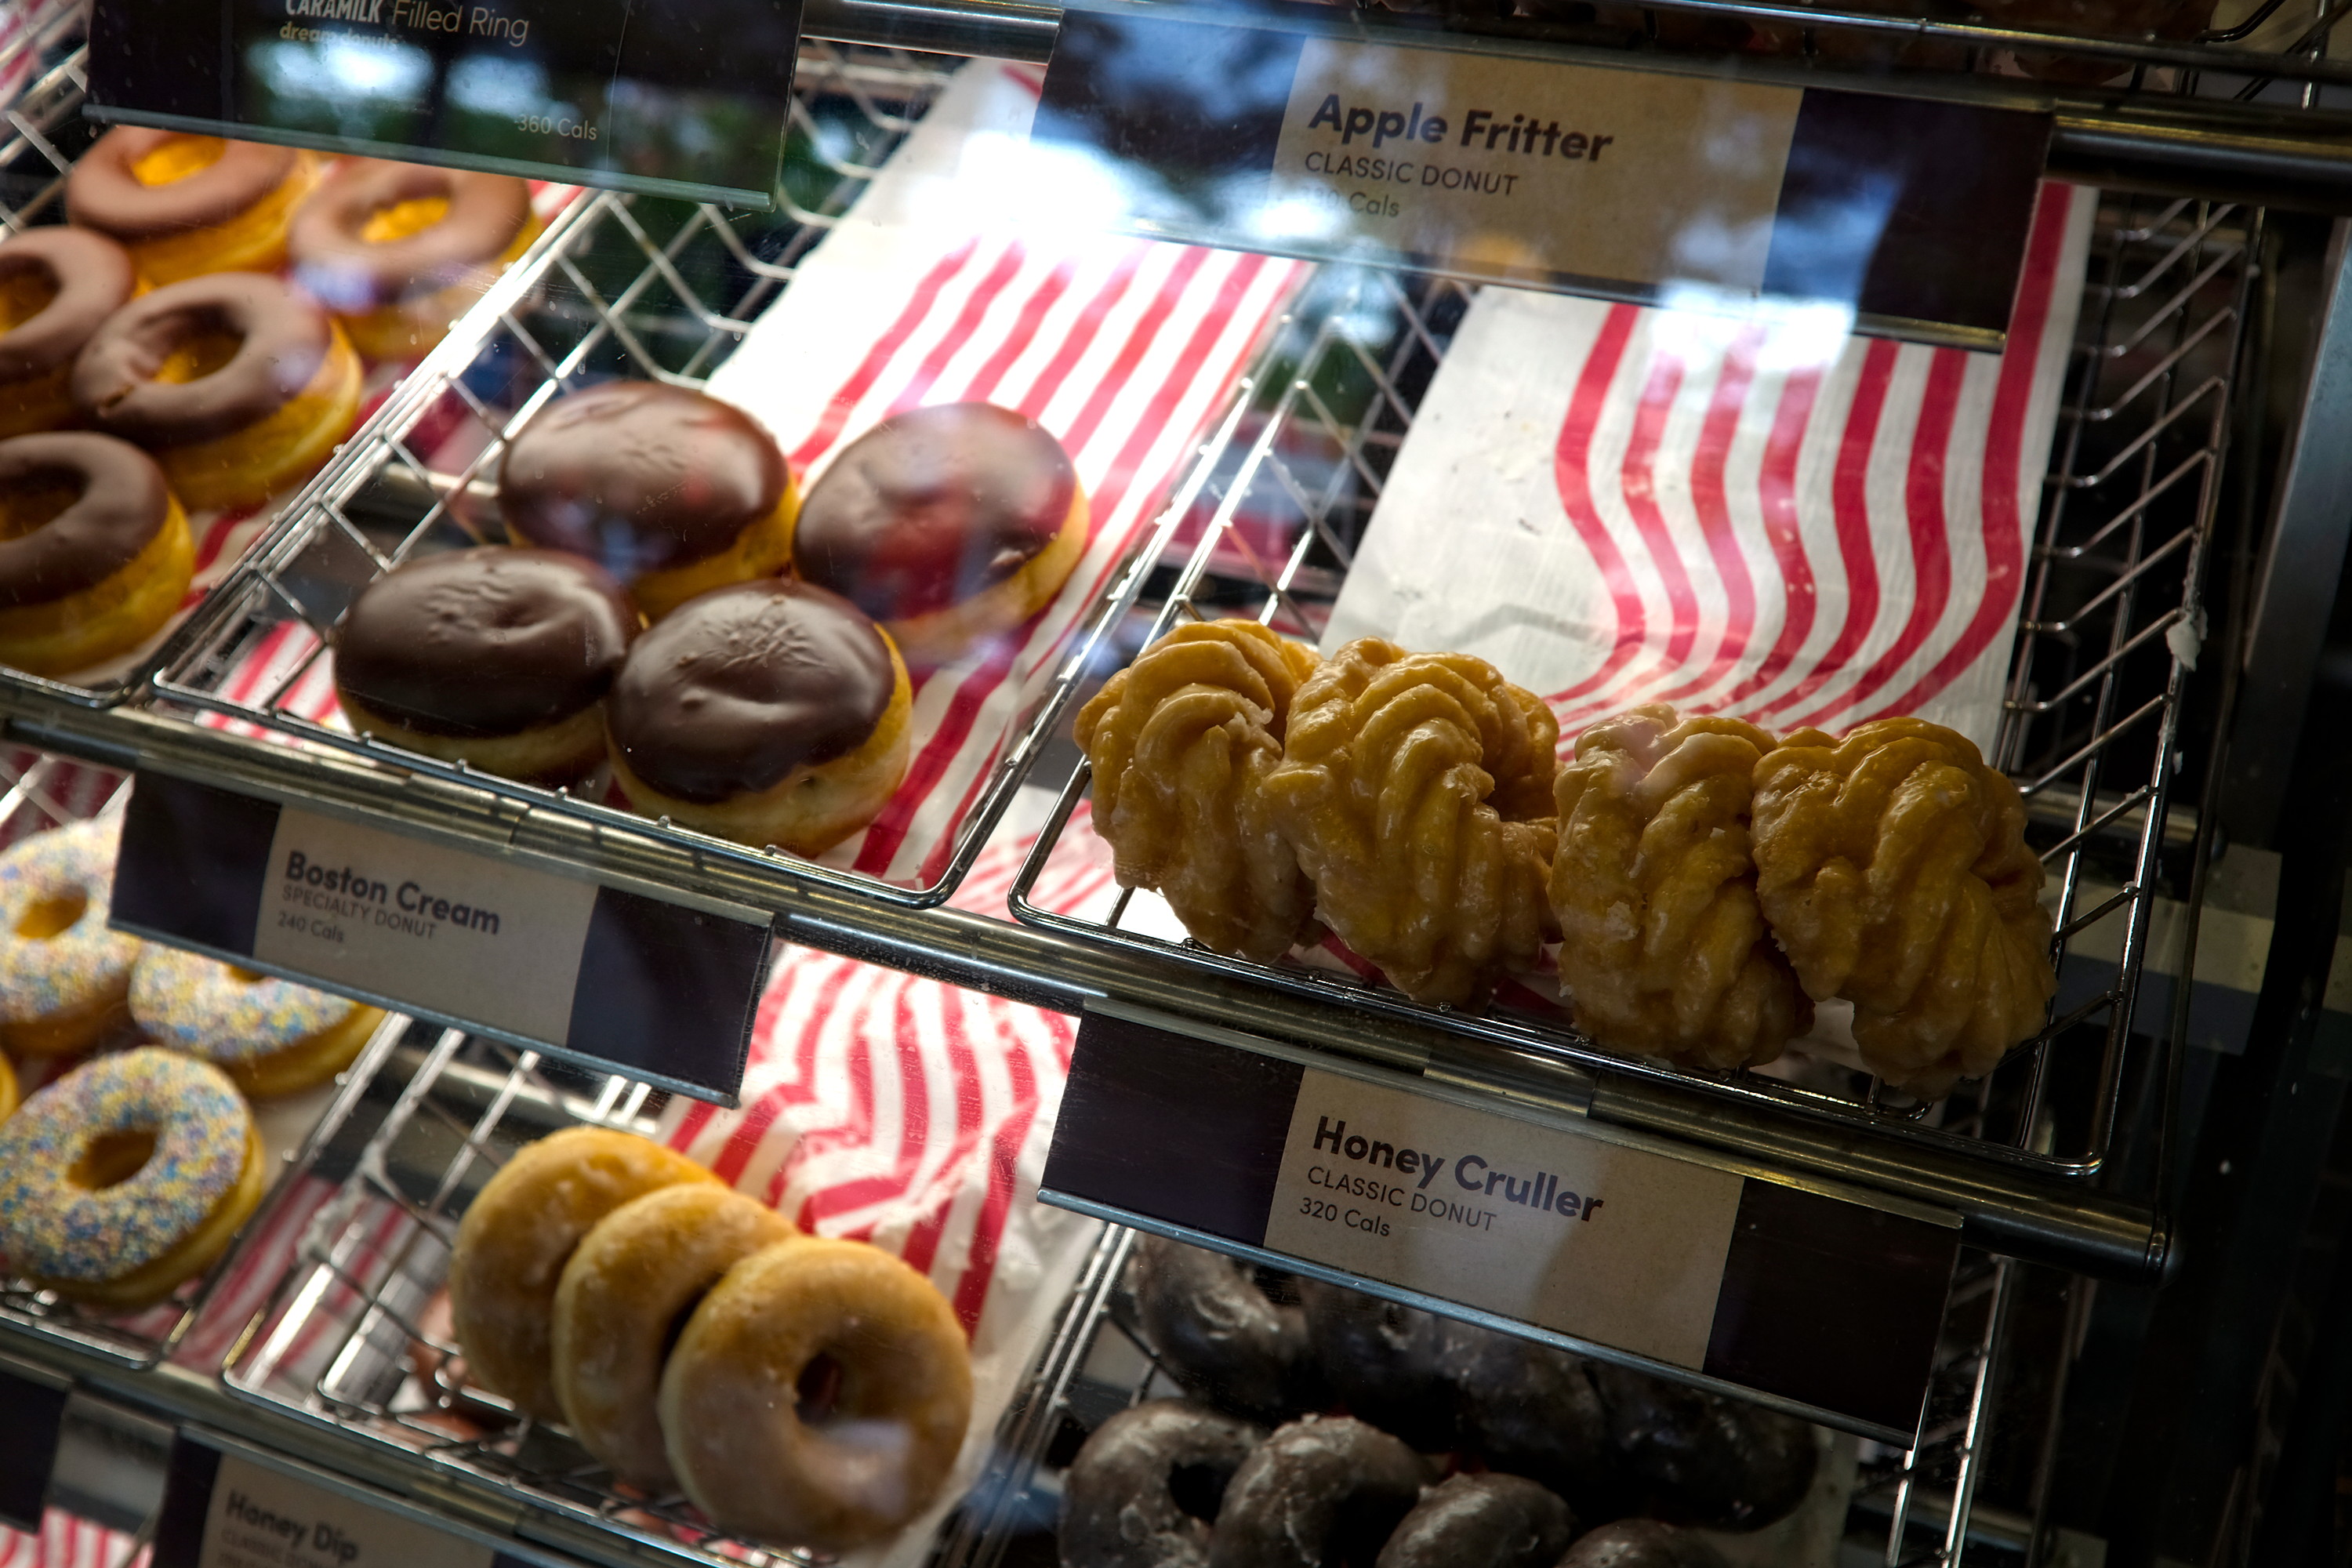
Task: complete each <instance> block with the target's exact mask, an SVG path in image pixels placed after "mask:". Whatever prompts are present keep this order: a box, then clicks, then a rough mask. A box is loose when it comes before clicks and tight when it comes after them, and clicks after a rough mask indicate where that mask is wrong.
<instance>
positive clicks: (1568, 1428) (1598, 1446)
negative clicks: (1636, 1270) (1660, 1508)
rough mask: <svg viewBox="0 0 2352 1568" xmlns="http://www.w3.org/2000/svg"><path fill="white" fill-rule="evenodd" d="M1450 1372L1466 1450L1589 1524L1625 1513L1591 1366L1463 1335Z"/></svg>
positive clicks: (1571, 1357) (1563, 1355)
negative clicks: (1565, 1504) (1558, 1499)
mask: <svg viewBox="0 0 2352 1568" xmlns="http://www.w3.org/2000/svg"><path fill="white" fill-rule="evenodd" d="M1453 1369H1454V1378H1455V1380H1456V1382H1457V1384H1458V1386H1459V1387H1460V1389H1461V1399H1462V1404H1461V1411H1462V1432H1461V1443H1462V1447H1463V1449H1464V1451H1465V1452H1467V1453H1472V1454H1475V1455H1476V1456H1477V1457H1478V1458H1479V1459H1480V1460H1481V1461H1482V1462H1484V1463H1485V1464H1486V1467H1487V1468H1490V1469H1496V1470H1507V1471H1509V1472H1510V1473H1511V1474H1513V1475H1515V1476H1526V1477H1528V1478H1530V1479H1534V1480H1536V1481H1538V1482H1540V1483H1542V1484H1543V1485H1544V1486H1545V1487H1547V1488H1549V1489H1551V1490H1553V1491H1555V1492H1558V1493H1559V1495H1560V1496H1562V1497H1564V1498H1566V1499H1567V1500H1569V1501H1570V1503H1571V1504H1572V1505H1574V1507H1575V1509H1576V1510H1577V1512H1578V1513H1580V1515H1582V1516H1583V1517H1585V1518H1587V1519H1592V1518H1608V1517H1611V1516H1612V1515H1615V1514H1618V1513H1622V1512H1623V1511H1624V1506H1623V1504H1624V1489H1623V1485H1622V1481H1621V1480H1620V1479H1619V1477H1618V1473H1617V1456H1616V1450H1615V1449H1614V1448H1613V1447H1612V1446H1611V1441H1610V1435H1609V1412H1608V1410H1607V1409H1606V1408H1605V1407H1604V1406H1603V1405H1601V1394H1600V1391H1599V1390H1598V1389H1597V1388H1595V1387H1594V1386H1593V1382H1592V1363H1590V1362H1588V1361H1586V1360H1585V1359H1584V1358H1583V1357H1582V1356H1580V1355H1577V1354H1576V1353H1574V1352H1570V1351H1564V1350H1560V1349H1558V1348H1557V1347H1555V1346H1552V1345H1547V1344H1542V1343H1539V1342H1537V1341H1534V1340H1523V1339H1520V1338H1518V1337H1517V1336H1516V1335H1512V1334H1497V1333H1489V1332H1487V1331H1484V1330H1475V1329H1462V1330H1459V1331H1457V1341H1456V1349H1455V1354H1454V1362H1453Z"/></svg>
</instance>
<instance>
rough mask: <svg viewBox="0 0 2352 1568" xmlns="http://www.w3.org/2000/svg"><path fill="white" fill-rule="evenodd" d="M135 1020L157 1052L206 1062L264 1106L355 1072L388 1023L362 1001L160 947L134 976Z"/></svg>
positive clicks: (146, 955)
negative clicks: (360, 1058) (365, 1049)
mask: <svg viewBox="0 0 2352 1568" xmlns="http://www.w3.org/2000/svg"><path fill="white" fill-rule="evenodd" d="M131 1016H132V1017H133V1018H136V1019H137V1020H139V1026H140V1027H141V1028H142V1029H144V1030H146V1031H147V1034H148V1036H149V1037H151V1038H152V1039H153V1040H154V1042H155V1043H156V1044H157V1045H159V1046H162V1047H164V1048H166V1049H167V1050H174V1051H179V1052H182V1053H184V1055H187V1056H192V1057H201V1058H204V1059H205V1060H206V1061H208V1062H210V1063H212V1064H213V1065H214V1066H215V1067H216V1068H220V1069H221V1071H223V1072H225V1073H226V1074H227V1075H228V1076H229V1079H230V1080H231V1081H232V1082H234V1083H235V1084H236V1087H237V1088H239V1089H243V1090H244V1091H245V1092H246V1093H247V1094H249V1095H253V1096H255V1097H256V1098H258V1099H264V1100H267V1099H269V1098H271V1097H273V1096H276V1095H281V1094H296V1093H299V1092H300V1091H301V1090H303V1089H312V1088H315V1087H317V1086H318V1085H320V1084H322V1083H324V1082H326V1081H327V1080H328V1079H331V1078H333V1077H334V1076H335V1075H336V1074H337V1073H339V1072H341V1071H342V1070H343V1069H344V1068H347V1067H349V1066H351V1065H352V1058H356V1057H357V1056H358V1055H359V1054H360V1050H361V1048H362V1047H364V1046H365V1045H366V1044H367V1042H368V1037H369V1036H370V1035H372V1034H373V1033H374V1032H375V1026H376V1024H377V1023H378V1022H379V1021H380V1020H381V1019H382V1018H383V1012H382V1010H381V1009H378V1008H374V1007H370V1006H367V1005H364V1004H363V1003H359V1002H353V1001H351V1000H350V999H348V998H346V997H342V996H331V995H329V994H327V993H326V992H324V991H313V990H311V989H310V987H309V986H307V985H297V984H294V983H293V982H292V981H290V980H275V979H272V978H270V977H269V976H268V975H266V974H256V973H254V972H253V971H251V970H249V969H239V968H236V966H234V965H232V964H226V963H220V962H219V961H218V960H216V959H210V958H205V957H202V956H200V955H198V954H196V953H193V952H181V951H180V950H179V949H178V948H174V947H159V946H150V947H148V948H146V949H145V950H144V951H142V952H141V953H140V954H139V962H138V963H137V964H136V965H135V966H133V968H132V969H131Z"/></svg>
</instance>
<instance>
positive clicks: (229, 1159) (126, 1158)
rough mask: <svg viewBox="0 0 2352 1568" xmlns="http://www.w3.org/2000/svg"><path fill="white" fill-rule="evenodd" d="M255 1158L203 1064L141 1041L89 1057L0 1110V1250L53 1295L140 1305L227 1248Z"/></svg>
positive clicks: (233, 1108) (258, 1153) (258, 1162)
mask: <svg viewBox="0 0 2352 1568" xmlns="http://www.w3.org/2000/svg"><path fill="white" fill-rule="evenodd" d="M267 1165H268V1159H267V1156H266V1154H265V1152H264V1151H263V1149H262V1146H261V1135H260V1133H259V1132H258V1131H256V1130H255V1127H254V1124H253V1113H252V1112H251V1111H250V1110H247V1109H246V1104H245V1101H244V1100H240V1099H238V1098H237V1092H236V1088H235V1086H233V1085H232V1084H231V1083H230V1082H229V1081H228V1079H226V1078H224V1077H222V1076H221V1074H220V1073H219V1071H218V1070H216V1069H215V1068H210V1067H207V1066H206V1065H205V1064H204V1063H203V1062H199V1061H194V1060H191V1059H190V1058H186V1057H175V1056H173V1055H172V1054H171V1053H170V1052H169V1051H159V1050H155V1049H153V1048H152V1047H147V1048H142V1049H139V1050H134V1051H124V1052H121V1053H119V1054H117V1055H114V1056H105V1057H100V1058H97V1059H96V1060H94V1061H90V1062H87V1063H85V1064H84V1065H82V1066H81V1067H79V1068H75V1069H74V1070H73V1071H71V1072H69V1073H68V1074H66V1076H65V1077H63V1078H61V1079H58V1080H57V1081H56V1082H55V1083H52V1084H50V1085H49V1086H48V1087H47V1088H46V1089H42V1090H41V1091H40V1092H39V1093H37V1094H36V1095H34V1096H33V1098H32V1099H30V1100H26V1102H25V1104H24V1105H23V1107H22V1108H20V1109H19V1110H17V1112H16V1115H14V1116H12V1117H10V1118H9V1119H8V1120H7V1121H5V1122H0V1251H5V1253H6V1254H7V1257H8V1261H9V1262H10V1263H11V1264H12V1265H14V1266H15V1267H16V1268H18V1269H19V1270H21V1271H22V1272H23V1273H24V1274H26V1276H27V1277H28V1278H30V1279H33V1280H35V1281H36V1282H37V1283H39V1284H40V1285H42V1286H43V1287H45V1288H47V1289H54V1290H57V1291H58V1292H59V1293H60V1294H62V1295H69V1296H75V1297H79V1298H80V1299H82V1300H90V1301H97V1302H100V1303H103V1304H105V1305H107V1306H110V1307H140V1306H145V1305H146V1304H148V1303H149V1302H152V1301H157V1300H162V1299H163V1297H165V1296H167V1295H169V1294H171V1292H172V1290H173V1288H174V1287H176V1286H177V1285H178V1284H179V1283H180V1281H182V1280H183V1279H187V1278H188V1277H189V1276H190V1275H192V1274H195V1273H199V1272H201V1271H202V1270H203V1269H205V1268H208V1267H210V1265H211V1264H212V1262H213V1260H214V1259H215V1258H218V1257H219V1256H220V1255H221V1253H222V1252H223V1251H224V1250H226V1248H227V1247H228V1243H229V1238H230V1237H233V1236H235V1235H236V1229H237V1226H241V1225H243V1224H244V1223H245V1221H246V1217H247V1215H250V1214H252V1213H253V1210H254V1206H255V1205H257V1204H258V1203H259V1202H260V1201H261V1187H262V1174H263V1171H264V1170H265V1168H266V1167H267Z"/></svg>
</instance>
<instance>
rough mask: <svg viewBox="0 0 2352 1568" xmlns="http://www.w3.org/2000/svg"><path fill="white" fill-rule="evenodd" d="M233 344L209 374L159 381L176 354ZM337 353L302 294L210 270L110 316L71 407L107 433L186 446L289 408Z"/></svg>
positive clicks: (322, 315) (83, 363)
mask: <svg viewBox="0 0 2352 1568" xmlns="http://www.w3.org/2000/svg"><path fill="white" fill-rule="evenodd" d="M232 338H233V339H235V340H236V349H235V351H234V352H233V353H231V354H230V355H229V357H228V358H227V360H226V362H225V363H221V364H220V365H219V366H218V367H217V368H215V369H213V370H211V371H210V372H209V373H208V374H198V375H196V376H194V378H193V379H191V380H186V381H163V380H159V379H158V376H159V374H161V373H163V371H164V369H165V366H166V363H167V362H169V361H170V360H171V359H172V357H173V354H174V353H179V352H182V351H186V350H191V349H193V348H195V347H196V346H198V345H200V344H205V343H208V342H221V341H224V340H226V339H232ZM334 346H335V337H334V323H333V322H332V321H329V320H328V318H327V313H326V311H325V310H321V309H320V307H319V303H318V301H317V300H312V299H311V298H310V297H309V296H308V295H306V294H303V293H301V292H299V290H297V289H293V288H291V287H290V286H289V285H287V284H285V283H281V282H279V281H278V279H275V278H269V277H265V276H263V275H262V274H260V273H257V272H215V273H210V274H207V275H205V276H204V277H200V278H189V279H183V280H182V281H180V282H177V283H167V284H165V285H164V286H163V288H161V289H155V290H154V291H153V292H152V293H149V294H145V295H142V296H141V297H140V298H138V299H136V300H132V301H131V303H130V304H128V305H125V306H124V307H123V308H122V309H121V310H118V311H116V312H115V313H114V315H113V317H112V318H111V319H110V320H109V321H107V322H106V324H105V325H104V326H102V327H100V328H99V330H98V331H97V333H96V334H95V335H94V336H93V337H91V339H90V340H89V344H88V345H87V346H85V347H84V348H83V350H82V351H81V357H80V358H79V360H77V361H75V363H74V374H73V395H74V402H75V403H76V404H77V405H79V406H80V407H81V409H82V410H83V411H84V412H85V413H87V414H88V415H89V417H90V420H91V422H92V423H94V424H96V425H97V426H98V427H99V428H100V429H101V430H104V431H105V432H106V433H107V434H109V435H110V436H120V437H123V438H124V439H125V440H130V441H136V442H138V443H139V444H140V445H141V446H142V447H180V446H193V445H195V444H196V443H199V442H204V441H214V440H217V439H219V438H220V437H224V436H227V435H231V434H233V433H235V432H236V431H239V430H242V429H245V428H246V427H247V426H251V425H255V424H257V423H259V422H260V421H261V420H263V419H266V418H268V416H270V415H272V414H275V413H276V412H277V411H278V409H280V408H282V407H284V406H285V405H287V404H288V403H290V402H292V401H293V400H294V399H295V398H296V397H298V396H299V395H301V394H302V392H303V389H304V388H306V387H308V386H309V385H310V383H311V380H312V378H313V377H315V376H317V374H319V370H320V366H321V365H323V364H325V363H326V362H327V355H328V353H329V352H330V351H331V349H332V348H333V347H334Z"/></svg>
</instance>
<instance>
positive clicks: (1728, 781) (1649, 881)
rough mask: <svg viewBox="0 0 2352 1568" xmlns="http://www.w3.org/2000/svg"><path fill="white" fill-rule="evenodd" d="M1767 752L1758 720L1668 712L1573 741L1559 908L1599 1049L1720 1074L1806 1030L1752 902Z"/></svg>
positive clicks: (1621, 718) (1568, 964)
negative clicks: (1755, 817) (1759, 775)
mask: <svg viewBox="0 0 2352 1568" xmlns="http://www.w3.org/2000/svg"><path fill="white" fill-rule="evenodd" d="M1771 749H1772V737H1771V736H1770V735H1769V733H1767V732H1766V731H1762V730H1759V729H1758V728H1757V727H1756V726H1755V725H1753V724H1744V723H1741V722H1740V721H1738V720H1737V719H1704V718H1697V717H1692V718H1687V719H1685V718H1681V717H1679V716H1678V715H1677V714H1676V713H1675V710H1673V709H1672V708H1669V707H1666V706H1664V704H1662V703H1654V704H1651V705H1650V706H1648V707H1643V708H1636V709H1633V710H1631V711H1630V712H1625V713H1620V714H1618V715H1617V716H1616V717H1614V718H1612V719H1604V720H1602V721H1601V722H1599V723H1597V724H1595V725H1593V726H1592V727H1591V728H1590V729H1588V730H1586V731H1584V733H1583V734H1582V735H1580V736H1579V737H1578V738H1577V742H1576V758H1575V760H1574V761H1573V762H1571V763H1568V764H1567V765H1566V766H1565V767H1563V768H1562V769H1561V770H1560V774H1559V793H1558V800H1559V853H1558V856H1557V857H1556V858H1554V859H1553V861H1552V868H1551V905H1552V912H1553V913H1555V914H1557V915H1558V916H1559V927H1560V948H1559V974H1560V979H1561V980H1562V981H1563V982H1564V983H1565V984H1567V986H1568V989H1569V992H1570V998H1571V1002H1572V1005H1573V1008H1574V1012H1575V1016H1576V1023H1577V1026H1578V1027H1579V1028H1580V1029H1582V1030H1584V1031H1585V1032H1586V1033H1587V1034H1589V1035H1591V1037H1593V1038H1594V1039H1595V1040H1597V1041H1599V1042H1600V1043H1601V1044H1602V1045H1605V1046H1611V1047H1616V1048H1617V1049H1620V1050H1629V1051H1638V1052H1642V1053H1643V1054H1645V1055H1651V1056H1663V1057H1669V1058H1673V1059H1674V1060H1675V1061H1679V1062H1686V1063H1689V1064H1691V1065H1693V1066H1696V1067H1706V1068H1717V1070H1723V1071H1727V1070H1729V1069H1731V1068H1738V1067H1745V1066H1748V1065H1750V1064H1753V1063H1759V1062H1769V1061H1770V1060H1771V1059H1772V1058H1775V1057H1777V1056H1779V1055H1780V1047H1782V1046H1783V1045H1785V1044H1786V1043H1787V1042H1788V1040H1789V1039H1790V1037H1791V1036H1795V1035H1801V1034H1802V1033H1804V1031H1805V1030H1806V1029H1808V1028H1810V1027H1811V1026H1812V1015H1813V1008H1812V1004H1811V1002H1810V1001H1808V1000H1807V999H1806V997H1805V994H1804V993H1803V992H1802V991H1801V990H1799V989H1798V986H1797V977H1796V975H1795V974H1794V973H1792V972H1791V971H1790V968H1789V961H1788V960H1787V959H1785V958H1783V957H1782V956H1781V955H1780V949H1779V948H1777V947H1775V946H1774V945H1773V943H1772V939H1771V937H1770V936H1769V934H1767V933H1766V931H1765V929H1764V916H1763V913H1762V911H1761V910H1759V909H1758V908H1757V903H1756V863H1755V861H1754V859H1753V858H1751V857H1750V855H1749V852H1748V805H1749V802H1750V799H1751V797H1752V794H1753V788H1754V786H1753V784H1752V783H1751V775H1752V774H1753V773H1754V772H1755V768H1756V763H1757V761H1758V759H1759V758H1760V757H1762V756H1763V755H1764V753H1766V752H1769V751H1770V750H1771Z"/></svg>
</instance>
